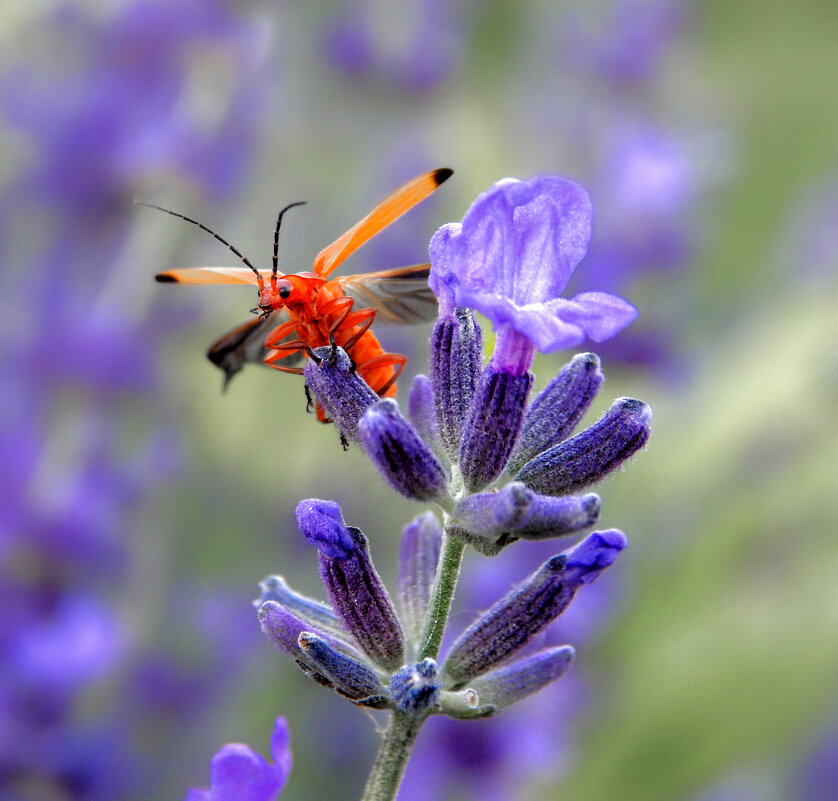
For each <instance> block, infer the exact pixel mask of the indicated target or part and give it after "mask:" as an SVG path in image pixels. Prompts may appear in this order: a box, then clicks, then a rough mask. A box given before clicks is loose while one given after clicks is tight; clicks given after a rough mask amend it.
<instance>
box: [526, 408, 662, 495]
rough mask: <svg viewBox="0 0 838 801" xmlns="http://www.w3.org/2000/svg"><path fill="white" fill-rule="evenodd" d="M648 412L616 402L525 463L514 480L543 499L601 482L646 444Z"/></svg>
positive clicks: (649, 414) (650, 411) (647, 438)
mask: <svg viewBox="0 0 838 801" xmlns="http://www.w3.org/2000/svg"><path fill="white" fill-rule="evenodd" d="M651 419H652V410H651V408H650V407H649V406H648V405H647V404H645V403H643V402H642V401H639V400H634V399H633V398H620V399H619V400H616V401H615V402H614V404H613V405H612V406H611V408H610V409H609V410H608V411H607V412H606V413H605V415H604V416H603V417H602V418H600V419H599V420H598V421H597V422H596V423H594V424H593V425H592V426H590V427H589V428H586V429H585V430H584V431H581V432H580V433H579V434H577V435H576V436H575V437H571V438H570V439H569V440H566V441H565V442H561V443H559V444H558V445H554V446H553V447H552V448H550V449H548V450H546V451H544V453H541V454H539V455H538V456H536V457H535V458H534V459H532V460H531V461H529V462H527V463H526V464H525V465H524V466H523V467H522V468H521V470H520V471H519V472H518V475H517V476H515V478H516V479H517V480H518V481H523V482H524V483H525V484H526V485H527V486H528V487H532V488H533V489H534V490H536V491H537V492H541V493H543V494H545V495H566V494H567V493H570V492H576V491H578V490H580V489H582V488H584V487H587V486H588V485H590V484H593V483H594V482H596V481H599V480H600V479H602V478H604V477H605V476H606V475H608V473H610V472H611V471H612V470H615V469H616V468H618V467H619V466H620V465H621V464H622V463H623V462H624V461H626V459H628V458H629V457H630V456H632V455H633V454H634V453H636V452H637V451H638V450H640V448H642V447H643V446H644V445H645V444H646V443H647V442H648V440H649V431H650V425H649V424H650V421H651Z"/></svg>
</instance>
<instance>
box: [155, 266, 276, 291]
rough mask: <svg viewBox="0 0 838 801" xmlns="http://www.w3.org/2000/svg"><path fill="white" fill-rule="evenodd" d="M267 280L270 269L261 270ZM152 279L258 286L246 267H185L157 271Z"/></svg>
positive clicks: (169, 281) (171, 281)
mask: <svg viewBox="0 0 838 801" xmlns="http://www.w3.org/2000/svg"><path fill="white" fill-rule="evenodd" d="M261 275H262V278H263V279H265V280H269V279H270V277H271V271H270V270H262V271H261ZM154 280H155V281H158V282H159V283H161V284H248V285H250V286H258V283H257V279H256V273H254V272H253V270H251V269H250V268H248V267H186V268H184V269H182V270H166V271H165V272H162V273H157V275H155V276H154Z"/></svg>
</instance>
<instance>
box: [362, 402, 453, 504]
mask: <svg viewBox="0 0 838 801" xmlns="http://www.w3.org/2000/svg"><path fill="white" fill-rule="evenodd" d="M358 436H359V437H360V439H361V442H362V443H363V445H364V447H365V448H366V450H367V453H368V454H369V457H370V459H372V462H373V464H374V465H375V466H376V467H377V468H378V471H379V472H380V473H381V475H382V476H384V478H385V479H386V481H387V483H388V484H389V485H390V486H391V487H392V488H393V489H394V490H396V492H398V493H400V494H401V495H404V496H405V497H406V498H410V499H411V500H414V501H432V500H435V499H439V498H440V497H441V496H443V495H445V494H446V493H447V480H446V476H445V470H444V469H443V467H442V465H441V464H440V463H439V459H437V458H436V455H435V454H434V452H433V451H432V450H431V448H430V446H429V445H428V444H427V443H426V442H425V441H424V440H423V439H422V438H421V437H420V436H419V434H418V433H417V432H416V429H415V428H414V427H413V426H412V425H411V424H410V423H409V422H408V421H407V420H405V418H404V417H402V414H401V412H399V407H398V404H397V403H396V402H395V401H394V400H392V399H391V398H383V399H381V400H380V401H378V402H377V403H374V404H373V405H372V406H370V408H369V409H367V411H366V412H365V413H364V416H363V417H362V418H361V421H360V423H359V424H358Z"/></svg>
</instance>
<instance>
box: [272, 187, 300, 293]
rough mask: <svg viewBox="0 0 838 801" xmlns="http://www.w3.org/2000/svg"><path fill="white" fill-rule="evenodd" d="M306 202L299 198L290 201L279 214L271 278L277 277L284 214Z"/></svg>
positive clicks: (275, 232) (275, 231)
mask: <svg viewBox="0 0 838 801" xmlns="http://www.w3.org/2000/svg"><path fill="white" fill-rule="evenodd" d="M305 204H306V202H305V200H299V201H297V202H296V203H289V204H288V205H287V206H286V207H285V208H284V209H283V210H282V211H281V212H279V216H278V217H277V218H276V229H275V230H274V257H273V270H272V271H271V278H276V268H277V264H278V260H277V255H278V254H279V226H280V225H281V224H282V215H283V214H285V212H286V211H288V209H293V208H294V206H305Z"/></svg>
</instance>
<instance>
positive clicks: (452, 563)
mask: <svg viewBox="0 0 838 801" xmlns="http://www.w3.org/2000/svg"><path fill="white" fill-rule="evenodd" d="M465 547H466V546H465V543H464V542H463V541H462V540H460V539H456V538H454V537H451V536H449V535H448V533H447V531H446V532H445V533H444V534H443V538H442V552H441V553H440V555H439V567H438V569H437V574H436V581H435V582H434V587H433V590H432V592H431V601H430V604H429V605H428V615H427V617H426V618H425V628H424V630H423V632H422V640H421V641H422V643H424V644H423V645H422V650H421V652H420V653H419V660H420V661H421V660H422V659H424V658H425V657H428V656H429V657H431V658H432V659H436V658H437V655H438V654H439V646H440V645H441V643H442V635H443V634H444V633H445V626H446V624H447V623H448V612H449V611H450V610H451V601H452V600H453V598H454V590H455V589H456V587H457V579H458V578H459V577H460V564H461V563H462V561H463V551H464V550H465Z"/></svg>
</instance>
